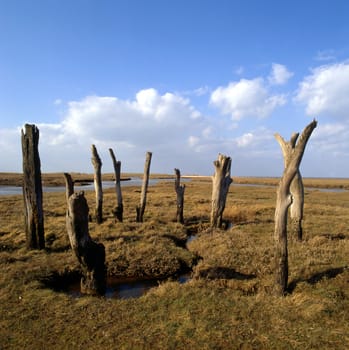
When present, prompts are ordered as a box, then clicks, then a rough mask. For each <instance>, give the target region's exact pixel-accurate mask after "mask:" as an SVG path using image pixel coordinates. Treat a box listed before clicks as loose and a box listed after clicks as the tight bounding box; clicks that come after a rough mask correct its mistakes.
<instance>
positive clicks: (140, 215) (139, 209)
mask: <svg viewBox="0 0 349 350" xmlns="http://www.w3.org/2000/svg"><path fill="white" fill-rule="evenodd" d="M151 157H152V153H151V152H147V154H146V158H145V165H144V176H143V183H142V192H141V200H140V204H139V206H137V208H136V212H137V217H136V221H137V222H143V215H144V210H145V205H146V202H147V192H148V183H149V172H150V163H151Z"/></svg>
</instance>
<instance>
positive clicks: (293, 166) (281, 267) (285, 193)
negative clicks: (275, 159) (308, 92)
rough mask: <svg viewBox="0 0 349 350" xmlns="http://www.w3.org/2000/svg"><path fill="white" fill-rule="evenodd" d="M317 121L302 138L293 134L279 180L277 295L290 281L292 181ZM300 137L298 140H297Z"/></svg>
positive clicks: (276, 227)
mask: <svg viewBox="0 0 349 350" xmlns="http://www.w3.org/2000/svg"><path fill="white" fill-rule="evenodd" d="M316 125H317V122H316V121H315V120H314V121H312V122H311V123H310V124H309V125H307V126H306V127H305V129H304V130H303V132H302V134H301V136H300V138H299V139H298V135H299V134H294V135H293V136H292V139H291V140H292V142H291V143H290V145H293V146H292V149H291V150H290V152H289V154H290V156H289V158H288V161H287V166H286V167H285V169H284V172H283V175H282V177H281V180H280V182H279V186H278V189H277V194H276V208H275V230H274V244H275V255H274V264H275V285H274V293H275V294H276V295H284V294H285V293H286V291H287V283H288V249H287V213H288V208H289V206H290V205H291V203H292V196H291V193H290V186H291V183H292V181H293V179H294V177H295V176H296V174H297V172H298V171H299V165H300V163H301V161H302V157H303V154H304V150H305V147H306V145H307V142H308V140H309V138H310V135H311V134H312V132H313V130H314V129H315V127H316ZM297 139H298V142H297Z"/></svg>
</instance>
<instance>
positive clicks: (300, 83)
mask: <svg viewBox="0 0 349 350" xmlns="http://www.w3.org/2000/svg"><path fill="white" fill-rule="evenodd" d="M348 14H349V2H348V1H346V0H316V1H314V0H308V1H299V0H292V1H289V0H285V1H279V0H278V1H276V0H263V1H260V0H241V1H240V0H171V1H170V0H30V1H27V0H0V121H1V123H0V150H1V153H0V172H20V171H22V153H21V152H22V151H21V130H22V129H23V127H24V125H25V124H26V123H28V124H35V125H36V126H37V127H38V128H39V131H40V141H39V153H40V159H41V170H42V172H90V173H92V172H93V166H92V163H91V145H92V144H94V145H96V147H97V150H98V153H99V155H100V157H101V159H102V163H103V166H102V172H112V171H113V165H112V160H111V158H110V155H109V148H112V149H113V151H114V153H115V156H116V158H117V159H118V160H120V161H121V164H122V171H123V172H143V168H144V161H145V154H146V152H147V151H150V152H152V153H153V157H152V163H151V172H153V173H167V174H172V173H173V170H174V168H179V169H180V170H181V173H182V174H200V175H211V174H213V172H214V166H213V161H214V160H215V159H217V157H218V154H219V153H221V154H224V155H227V156H230V157H231V158H232V166H231V174H232V176H281V175H282V172H283V166H284V165H283V164H284V163H283V158H282V153H281V149H280V146H279V144H278V143H277V141H276V139H275V137H274V134H275V133H279V134H280V135H282V136H283V137H284V138H285V139H286V140H288V139H289V138H290V137H291V135H292V133H293V132H301V131H302V130H303V129H304V128H305V126H306V125H307V124H309V123H310V122H311V121H312V120H313V119H314V118H315V119H316V120H317V121H318V126H317V128H316V129H315V130H314V132H313V134H312V136H311V138H310V140H309V142H308V145H307V148H306V150H305V154H304V157H303V160H302V164H301V172H302V174H303V176H307V177H349V176H348V175H349V41H348V38H349V21H348Z"/></svg>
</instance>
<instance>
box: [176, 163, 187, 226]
mask: <svg viewBox="0 0 349 350" xmlns="http://www.w3.org/2000/svg"><path fill="white" fill-rule="evenodd" d="M174 171H175V174H176V178H175V191H176V193H177V214H176V220H177V222H179V223H181V224H183V223H184V217H183V209H184V191H185V185H181V172H180V171H179V169H175V170H174Z"/></svg>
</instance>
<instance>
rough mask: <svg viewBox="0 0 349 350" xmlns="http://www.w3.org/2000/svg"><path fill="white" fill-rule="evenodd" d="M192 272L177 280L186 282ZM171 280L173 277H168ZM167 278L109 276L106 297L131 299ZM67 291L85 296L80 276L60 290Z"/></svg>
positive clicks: (76, 296) (143, 293) (69, 293)
mask: <svg viewBox="0 0 349 350" xmlns="http://www.w3.org/2000/svg"><path fill="white" fill-rule="evenodd" d="M190 278H191V275H190V273H185V274H182V275H180V276H179V277H177V278H176V279H175V280H176V281H178V282H179V283H180V284H183V283H186V282H188V281H189V280H190ZM167 280H171V279H167ZM164 281H166V279H162V280H161V279H146V280H140V279H135V278H127V279H120V278H116V277H112V276H109V277H108V278H107V289H106V292H105V295H104V297H105V298H107V299H111V298H113V299H114V298H115V299H130V298H139V297H141V296H142V295H145V294H146V293H147V292H148V291H149V290H150V289H152V288H157V287H158V286H159V285H160V284H161V283H162V282H164ZM59 291H60V292H65V293H67V294H68V295H71V296H73V297H75V298H80V297H83V296H84V295H83V294H82V293H81V292H80V278H78V279H77V280H75V281H73V282H71V283H70V284H67V286H66V288H64V289H61V290H59Z"/></svg>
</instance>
